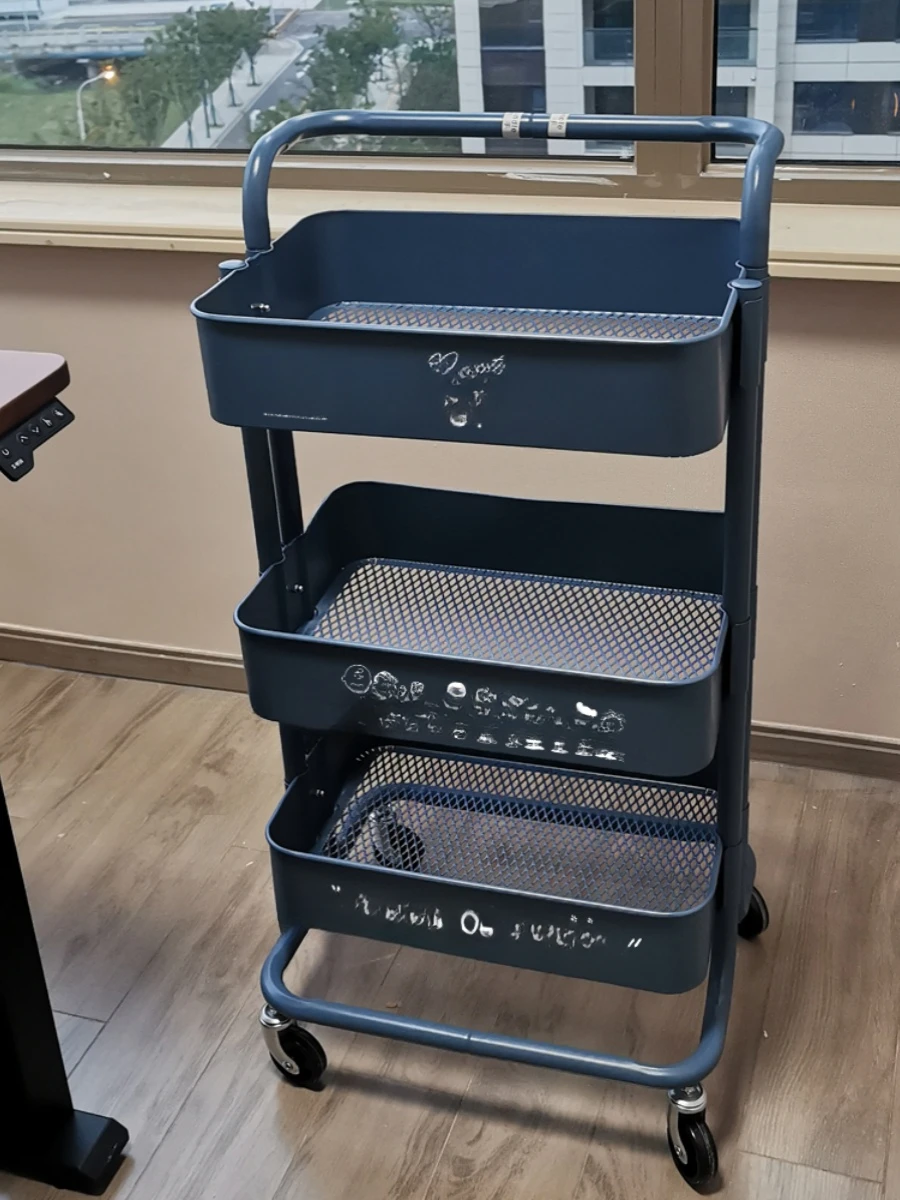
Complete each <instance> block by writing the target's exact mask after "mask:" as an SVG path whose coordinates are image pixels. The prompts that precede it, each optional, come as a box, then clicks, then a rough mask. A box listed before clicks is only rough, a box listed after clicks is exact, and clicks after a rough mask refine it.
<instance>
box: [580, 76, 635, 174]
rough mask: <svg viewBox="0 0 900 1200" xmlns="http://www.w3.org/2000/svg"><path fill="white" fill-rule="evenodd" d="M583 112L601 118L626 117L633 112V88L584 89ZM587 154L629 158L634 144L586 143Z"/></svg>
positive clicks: (632, 152)
mask: <svg viewBox="0 0 900 1200" xmlns="http://www.w3.org/2000/svg"><path fill="white" fill-rule="evenodd" d="M584 111H585V112H586V113H596V114H598V115H601V116H613V117H615V116H626V115H628V114H629V113H633V112H634V88H633V87H589V88H585V89H584ZM585 149H586V150H587V152H588V153H589V154H600V155H604V156H605V157H607V158H630V157H631V156H632V155H633V154H634V142H608V141H602V142H601V141H592V142H587V143H586V145H585Z"/></svg>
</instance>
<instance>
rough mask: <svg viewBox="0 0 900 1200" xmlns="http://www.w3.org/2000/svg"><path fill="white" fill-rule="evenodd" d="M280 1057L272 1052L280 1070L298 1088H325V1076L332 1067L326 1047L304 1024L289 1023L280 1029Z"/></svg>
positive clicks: (271, 1056) (312, 1089)
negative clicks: (323, 1079) (320, 1043)
mask: <svg viewBox="0 0 900 1200" xmlns="http://www.w3.org/2000/svg"><path fill="white" fill-rule="evenodd" d="M278 1050H279V1057H277V1058H276V1057H275V1055H274V1054H270V1055H269V1057H270V1058H271V1059H272V1062H273V1063H274V1064H275V1066H276V1068H277V1069H278V1072H279V1073H280V1074H281V1075H283V1076H284V1078H285V1079H286V1080H287V1081H288V1083H290V1084H292V1085H293V1086H294V1087H298V1088H309V1090H310V1091H311V1092H321V1091H322V1089H323V1088H324V1087H325V1084H324V1083H323V1082H322V1076H323V1075H324V1074H325V1071H326V1068H327V1067H328V1059H327V1058H326V1057H325V1051H324V1050H323V1049H322V1047H321V1046H320V1045H319V1042H318V1041H317V1039H316V1038H314V1037H313V1035H312V1034H311V1033H310V1032H309V1031H308V1030H306V1029H303V1028H302V1027H301V1026H300V1025H289V1026H288V1027H287V1029H281V1030H279V1031H278Z"/></svg>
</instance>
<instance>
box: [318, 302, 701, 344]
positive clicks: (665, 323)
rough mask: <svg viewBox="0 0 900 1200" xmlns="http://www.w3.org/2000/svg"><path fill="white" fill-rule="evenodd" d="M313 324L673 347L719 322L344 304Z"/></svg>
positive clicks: (321, 313)
mask: <svg viewBox="0 0 900 1200" xmlns="http://www.w3.org/2000/svg"><path fill="white" fill-rule="evenodd" d="M310 320H311V321H327V322H331V323H336V324H340V325H379V326H387V327H389V328H397V327H403V328H405V329H447V330H455V331H458V332H460V333H472V332H477V333H519V334H544V335H550V336H554V337H596V338H630V339H639V340H643V341H648V340H649V341H655V342H674V341H682V340H684V339H686V338H693V337H698V336H700V335H701V334H704V333H714V332H715V330H716V329H718V328H719V325H720V324H721V318H720V317H710V316H693V315H690V314H681V313H671V314H670V313H630V312H579V311H577V310H575V309H566V308H481V307H475V306H463V305H451V304H381V303H367V302H364V301H358V300H347V301H341V302H340V303H339V304H329V305H326V306H325V307H324V308H320V309H319V310H318V311H317V312H314V313H313V314H312V316H311V317H310Z"/></svg>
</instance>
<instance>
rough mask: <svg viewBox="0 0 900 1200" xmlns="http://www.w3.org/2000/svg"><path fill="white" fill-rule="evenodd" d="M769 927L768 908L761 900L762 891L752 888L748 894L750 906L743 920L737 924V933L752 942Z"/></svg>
mask: <svg viewBox="0 0 900 1200" xmlns="http://www.w3.org/2000/svg"><path fill="white" fill-rule="evenodd" d="M768 928H769V910H768V908H767V907H766V902H765V900H763V897H762V892H760V891H759V890H758V889H757V888H754V889H753V891H752V893H751V895H750V907H749V908H748V909H747V912H746V914H745V916H744V918H743V920H742V921H741V922H740V924H739V925H738V934H739V935H740V936H741V937H742V938H746V940H747V941H748V942H752V941H753V939H754V938H758V937H759V935H760V934H761V933H765V932H766V930H767V929H768Z"/></svg>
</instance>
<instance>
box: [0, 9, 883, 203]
mask: <svg viewBox="0 0 900 1200" xmlns="http://www.w3.org/2000/svg"><path fill="white" fill-rule="evenodd" d="M634 40H635V76H634V96H635V111H637V112H639V113H656V114H660V115H663V114H673V115H679V114H680V115H694V114H697V113H704V112H705V113H708V112H710V111H711V109H712V105H713V96H714V91H715V75H716V50H715V47H716V0H634ZM245 159H246V151H235V152H233V153H231V154H227V153H218V154H209V155H200V154H194V155H190V154H188V153H184V152H178V153H171V154H166V153H163V152H161V151H158V150H146V151H135V150H116V151H113V150H109V151H107V150H103V151H99V150H91V151H84V150H56V151H52V150H44V149H31V148H28V147H18V148H14V149H3V148H0V180H18V181H22V180H28V181H39V180H45V181H52V182H57V183H58V182H70V183H108V182H114V183H140V184H160V185H177V184H184V185H190V186H197V185H206V186H211V187H234V186H237V185H238V184H239V183H240V181H241V177H242V173H243V165H244V161H245ZM513 164H514V166H513ZM598 176H600V177H603V178H604V179H605V180H606V181H608V182H609V183H610V184H613V185H616V184H618V187H619V191H618V194H619V195H620V196H622V197H626V196H627V197H629V198H635V199H653V200H661V199H671V200H674V199H680V200H715V201H734V200H736V199H738V197H739V195H740V187H741V179H742V176H743V166H742V164H741V163H740V162H733V163H731V162H716V161H715V160H714V159H713V158H712V147H711V146H697V145H671V144H669V145H666V144H661V143H652V142H639V143H638V144H637V146H636V153H635V158H634V161H633V162H619V161H617V160H609V159H602V158H597V157H589V158H585V159H584V160H580V159H564V158H554V159H551V160H547V159H546V158H542V159H541V160H540V161H539V162H538V161H536V160H535V159H534V158H530V159H529V158H526V157H523V158H521V159H512V158H510V157H504V158H488V157H486V156H485V157H481V156H478V157H475V156H471V157H459V158H439V157H435V158H430V157H429V158H424V157H420V158H409V159H407V158H403V157H390V156H385V155H371V156H368V155H358V154H354V155H343V156H338V155H333V156H329V157H328V158H327V159H325V158H322V159H316V160H315V161H313V160H311V159H310V158H307V157H300V156H297V157H295V158H293V159H292V158H284V159H282V160H281V161H280V162H279V163H278V166H277V169H276V170H275V171H274V172H273V177H272V184H273V186H275V187H289V188H312V189H317V190H318V189H322V190H361V191H403V192H469V193H476V194H490V193H494V194H500V195H526V196H527V195H536V196H538V195H540V196H546V195H567V196H578V195H586V196H589V195H596V189H597V183H596V180H597V177H598ZM892 184H893V185H894V186H893V187H892V186H890V185H892ZM897 184H900V164H892V163H885V164H877V163H873V164H868V163H867V164H858V165H857V164H846V165H844V164H817V163H786V164H783V165H782V166H780V167H779V168H778V171H777V175H776V182H775V200H776V201H777V202H781V203H789V204H790V203H794V204H859V205H888V206H894V205H900V187H898V186H896V185H897ZM606 194H608V195H612V194H613V193H612V192H611V191H610V192H607V193H606Z"/></svg>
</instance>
